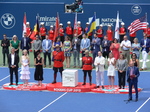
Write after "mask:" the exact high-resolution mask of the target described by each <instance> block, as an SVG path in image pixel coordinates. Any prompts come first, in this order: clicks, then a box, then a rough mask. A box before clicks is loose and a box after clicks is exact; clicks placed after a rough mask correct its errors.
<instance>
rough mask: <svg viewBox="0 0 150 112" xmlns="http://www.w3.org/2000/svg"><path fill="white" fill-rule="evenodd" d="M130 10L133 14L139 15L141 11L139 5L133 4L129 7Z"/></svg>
mask: <svg viewBox="0 0 150 112" xmlns="http://www.w3.org/2000/svg"><path fill="white" fill-rule="evenodd" d="M131 12H132V13H133V14H134V15H139V14H140V13H141V12H142V8H141V7H140V6H139V5H133V6H132V7H131Z"/></svg>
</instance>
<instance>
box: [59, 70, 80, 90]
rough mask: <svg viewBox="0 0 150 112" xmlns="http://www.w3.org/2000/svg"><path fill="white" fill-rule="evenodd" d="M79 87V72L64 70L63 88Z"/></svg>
mask: <svg viewBox="0 0 150 112" xmlns="http://www.w3.org/2000/svg"><path fill="white" fill-rule="evenodd" d="M77 85H78V70H64V71H63V73H62V86H64V87H75V86H77Z"/></svg>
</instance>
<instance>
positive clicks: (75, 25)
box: [74, 12, 77, 33]
mask: <svg viewBox="0 0 150 112" xmlns="http://www.w3.org/2000/svg"><path fill="white" fill-rule="evenodd" d="M74 33H77V12H76V13H75V19H74Z"/></svg>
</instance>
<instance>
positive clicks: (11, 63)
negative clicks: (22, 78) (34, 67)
mask: <svg viewBox="0 0 150 112" xmlns="http://www.w3.org/2000/svg"><path fill="white" fill-rule="evenodd" d="M18 63H19V56H18V54H15V49H14V48H11V53H10V54H9V55H8V67H9V72H10V85H13V73H15V78H16V85H18Z"/></svg>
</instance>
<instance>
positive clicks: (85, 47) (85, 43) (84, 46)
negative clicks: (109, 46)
mask: <svg viewBox="0 0 150 112" xmlns="http://www.w3.org/2000/svg"><path fill="white" fill-rule="evenodd" d="M78 38H79V37H78ZM89 47H90V39H88V38H87V34H86V33H85V34H83V39H82V40H81V45H80V49H81V51H82V57H83V56H84V55H85V54H84V52H85V50H89Z"/></svg>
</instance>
